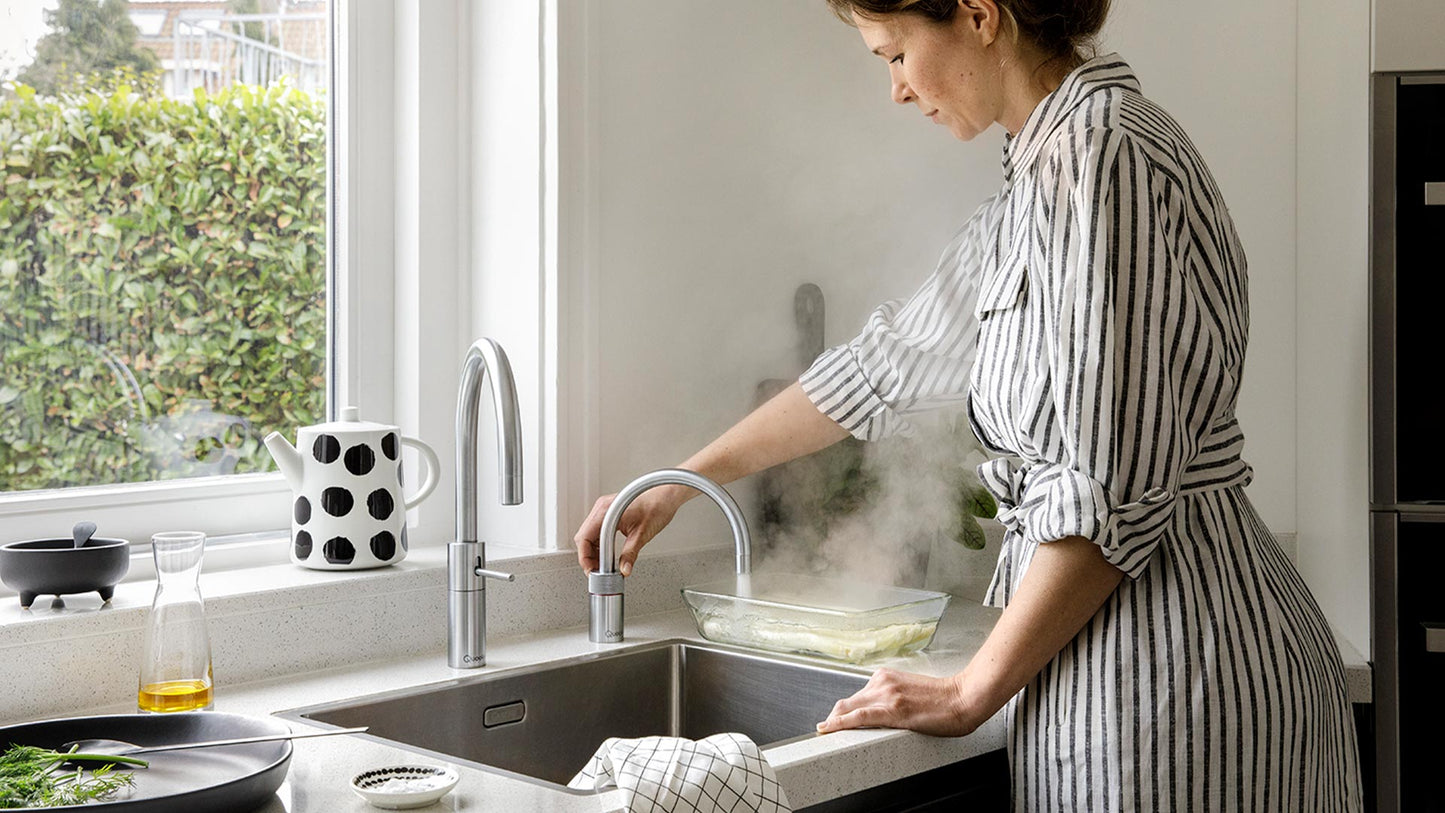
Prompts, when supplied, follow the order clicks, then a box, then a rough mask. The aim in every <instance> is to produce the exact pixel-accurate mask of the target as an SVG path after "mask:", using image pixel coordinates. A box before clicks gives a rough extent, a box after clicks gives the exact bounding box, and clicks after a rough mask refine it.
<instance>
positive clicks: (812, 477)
mask: <svg viewBox="0 0 1445 813" xmlns="http://www.w3.org/2000/svg"><path fill="white" fill-rule="evenodd" d="M916 429H917V431H916V432H915V434H913V435H912V436H911V437H893V438H888V439H885V440H882V441H878V442H873V443H863V442H859V441H852V442H850V441H844V442H843V443H841V444H838V445H837V446H835V447H832V448H830V449H825V450H824V451H822V452H819V453H818V454H816V455H813V456H811V457H809V458H805V459H803V460H799V461H794V462H793V463H790V464H786V465H785V466H782V467H779V468H778V469H775V470H774V471H772V472H769V473H768V475H767V476H766V477H765V478H762V479H761V480H760V483H759V486H760V488H759V490H760V492H761V496H762V501H763V515H764V516H763V522H762V524H761V531H762V532H761V534H760V537H761V542H762V544H761V545H760V555H759V556H758V567H757V570H758V571H759V572H786V573H804V574H810V575H817V576H827V577H833V578H842V579H848V580H851V581H860V582H871V583H875V584H891V585H897V586H903V587H923V586H924V584H925V575H926V569H927V567H928V557H929V551H930V549H931V548H932V547H933V543H934V540H935V539H937V538H939V537H940V536H941V537H943V538H944V539H945V540H952V539H953V538H954V536H955V535H956V534H958V532H959V529H960V512H961V511H962V510H963V509H962V507H961V501H960V498H959V493H960V488H961V487H962V486H963V485H964V484H965V483H972V482H974V479H973V478H974V475H973V471H974V469H975V467H976V466H977V465H978V464H979V463H981V462H982V461H983V460H984V455H983V453H982V452H981V451H980V450H979V449H978V446H977V442H976V441H975V440H974V437H973V434H972V432H971V431H970V430H969V429H968V427H967V424H966V422H965V421H964V420H963V418H962V417H961V416H948V417H943V416H938V417H937V419H936V420H932V421H930V422H928V423H923V424H920V425H917V426H916ZM953 544H954V543H953V542H951V541H948V542H947V545H953ZM945 549H947V547H945ZM967 553H968V554H969V555H971V556H975V555H976V556H978V559H979V562H978V567H986V568H992V565H993V562H992V561H984V560H985V559H987V558H988V557H987V556H986V555H985V554H982V553H979V552H974V551H968V552H967Z"/></svg>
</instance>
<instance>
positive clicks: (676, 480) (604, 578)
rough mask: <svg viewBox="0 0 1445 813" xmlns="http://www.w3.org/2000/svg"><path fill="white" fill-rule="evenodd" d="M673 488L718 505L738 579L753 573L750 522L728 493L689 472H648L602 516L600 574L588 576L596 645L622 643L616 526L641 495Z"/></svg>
mask: <svg viewBox="0 0 1445 813" xmlns="http://www.w3.org/2000/svg"><path fill="white" fill-rule="evenodd" d="M670 485H677V486H689V487H691V488H695V489H697V490H698V491H701V492H702V493H703V494H705V495H707V496H708V497H709V498H710V499H711V500H712V501H713V502H715V503H717V507H718V508H721V509H722V512H723V514H725V515H726V516H727V518H728V524H729V525H731V526H732V529H733V544H734V546H735V547H736V548H737V570H738V575H747V574H750V573H752V570H753V560H752V547H753V543H752V538H751V537H750V536H749V534H748V522H747V519H746V518H745V517H744V516H743V511H742V509H741V508H739V507H738V504H737V501H736V500H734V499H733V497H732V495H731V494H729V493H728V492H727V490H726V489H724V488H723V487H722V486H720V485H718V484H717V482H715V481H714V480H712V479H711V478H709V477H706V476H704V475H701V474H698V473H697V472H695V471H688V470H687V469H658V470H657V471H652V472H648V473H647V474H644V475H642V476H641V477H639V478H637V479H636V480H633V481H632V482H630V483H628V484H627V485H626V486H625V487H624V488H623V489H622V490H621V491H619V492H617V497H616V498H615V499H613V500H612V504H611V505H609V506H607V513H606V514H604V515H603V516H602V533H601V538H600V539H599V540H598V551H597V553H598V556H597V559H598V562H597V570H595V571H593V572H591V573H589V574H587V592H588V593H589V594H590V602H591V623H590V625H589V628H588V638H589V639H590V640H591V641H592V642H593V643H599V644H600V643H607V644H613V643H617V642H619V641H621V640H622V639H623V613H622V594H623V577H622V574H621V573H620V572H618V570H617V540H616V537H617V523H618V522H619V521H620V520H621V519H622V513H623V512H624V511H626V510H627V506H629V505H631V504H632V501H633V500H635V499H637V498H638V497H639V496H640V495H641V494H642V492H644V491H647V490H648V489H650V488H655V487H657V486H670Z"/></svg>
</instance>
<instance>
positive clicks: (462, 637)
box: [447, 590, 487, 669]
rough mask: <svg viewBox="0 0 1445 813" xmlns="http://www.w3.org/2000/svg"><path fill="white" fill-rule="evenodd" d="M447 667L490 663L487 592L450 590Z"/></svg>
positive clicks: (448, 593) (464, 667) (454, 667)
mask: <svg viewBox="0 0 1445 813" xmlns="http://www.w3.org/2000/svg"><path fill="white" fill-rule="evenodd" d="M447 617H448V618H449V619H450V620H451V623H450V624H448V625H447V666H450V667H451V668H453V669H476V668H478V667H481V666H486V665H487V591H486V590H448V591H447Z"/></svg>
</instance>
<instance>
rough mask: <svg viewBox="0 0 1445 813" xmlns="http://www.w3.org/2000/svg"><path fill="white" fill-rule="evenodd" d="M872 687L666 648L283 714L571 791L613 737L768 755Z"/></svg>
mask: <svg viewBox="0 0 1445 813" xmlns="http://www.w3.org/2000/svg"><path fill="white" fill-rule="evenodd" d="M867 681H868V675H867V674H865V673H862V672H856V671H850V670H845V669H838V668H830V667H825V666H817V665H814V664H810V663H806V662H802V661H793V660H785V659H782V658H773V657H768V656H762V655H758V654H756V653H751V652H747V651H744V650H735V649H731V648H727V647H719V646H711V645H709V646H702V645H698V644H694V643H689V642H684V641H667V642H662V643H656V644H648V645H644V646H639V647H635V648H629V649H624V650H618V651H616V652H605V653H589V654H587V655H582V656H578V657H575V658H570V659H568V660H563V661H556V662H552V663H547V664H540V665H538V666H531V667H523V668H519V669H509V670H506V671H499V672H496V673H491V674H485V675H479V676H477V677H474V678H463V679H460V680H454V681H448V682H446V683H437V684H430V685H427V686H420V687H417V688H413V689H404V690H400V691H395V692H387V693H383V694H376V695H369V696H366V697H358V698H354V699H351V700H345V701H340V702H336V703H327V704H322V705H317V706H309V707H306V708H300V709H294V710H292V711H288V712H283V713H281V716H282V717H284V718H289V719H293V720H299V721H302V722H307V723H313V724H323V725H325V726H335V727H348V726H363V725H364V726H370V731H369V732H368V733H367V734H366V735H365V736H367V737H368V738H372V737H375V738H378V739H381V740H385V741H388V742H390V743H392V744H395V745H399V746H402V747H404V748H407V749H409V750H412V751H418V752H421V753H424V754H427V755H429V756H433V757H436V758H439V759H446V760H453V761H457V760H460V761H462V762H465V763H468V764H470V765H472V766H473V767H477V768H481V769H483V770H489V771H494V772H501V773H505V774H510V775H513V776H518V777H521V778H524V779H527V780H530V781H534V782H540V783H542V784H546V785H550V786H555V787H559V788H563V789H565V788H564V786H565V785H566V783H567V781H568V780H570V779H571V778H572V777H573V776H574V775H575V774H576V773H577V772H578V771H579V770H581V769H582V767H583V766H584V765H586V764H587V760H588V759H589V758H591V756H592V754H593V753H594V752H595V751H596V750H597V746H599V745H601V744H602V741H603V740H605V739H606V738H608V737H646V736H652V735H663V736H675V737H687V738H689V739H698V738H701V737H706V736H709V735H711V734H718V733H721V732H724V731H737V732H742V733H744V734H747V735H748V736H749V737H751V738H752V739H753V741H754V742H756V743H757V744H758V745H759V746H760V747H762V748H764V749H766V748H768V747H772V746H777V745H781V744H783V743H785V742H788V741H790V740H794V739H797V738H800V737H804V736H814V734H815V731H816V729H815V728H814V726H815V725H816V724H817V723H818V721H820V720H822V719H823V718H824V717H826V716H827V715H828V712H829V711H831V710H832V708H833V704H834V703H835V702H837V701H838V699H839V698H843V697H847V696H848V695H850V694H853V693H854V692H856V691H857V690H858V689H860V688H862V687H863V685H864V684H865V683H866V682H867ZM570 792H574V793H580V792H581V791H570Z"/></svg>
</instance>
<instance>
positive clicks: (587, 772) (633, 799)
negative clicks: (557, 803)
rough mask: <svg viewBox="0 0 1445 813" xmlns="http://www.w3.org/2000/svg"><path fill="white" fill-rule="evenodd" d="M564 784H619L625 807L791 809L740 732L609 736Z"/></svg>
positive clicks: (706, 812) (772, 812) (774, 812)
mask: <svg viewBox="0 0 1445 813" xmlns="http://www.w3.org/2000/svg"><path fill="white" fill-rule="evenodd" d="M568 787H571V788H577V789H579V790H610V789H612V788H620V789H621V790H622V792H623V797H624V800H625V804H626V805H627V811H628V813H673V811H678V813H791V811H792V808H791V807H789V806H788V797H787V794H785V793H783V788H782V786H781V785H779V784H778V779H777V776H776V775H775V774H774V773H773V766H771V765H769V764H768V761H767V760H766V759H765V758H764V757H763V753H762V751H761V750H759V749H758V746H757V744H756V743H754V742H753V741H752V739H751V738H749V737H748V736H747V735H745V734H735V733H727V734H714V735H712V736H711V737H704V738H702V739H700V740H688V739H682V738H679V737H642V738H640V739H621V738H619V737H611V738H608V739H607V740H606V741H604V742H603V743H602V745H601V746H600V747H599V748H598V749H597V753H595V754H593V755H592V759H591V760H589V761H588V763H587V767H585V768H583V769H582V771H581V772H580V773H578V774H577V775H576V776H574V777H573V778H572V781H571V782H569V783H568Z"/></svg>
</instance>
